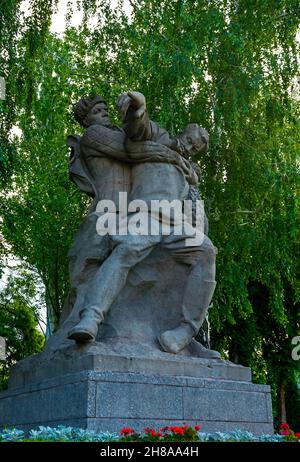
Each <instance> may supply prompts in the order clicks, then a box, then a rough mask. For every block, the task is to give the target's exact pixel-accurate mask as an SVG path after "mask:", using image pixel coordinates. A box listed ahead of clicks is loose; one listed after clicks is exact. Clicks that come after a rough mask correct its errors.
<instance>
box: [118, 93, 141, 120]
mask: <svg viewBox="0 0 300 462" xmlns="http://www.w3.org/2000/svg"><path fill="white" fill-rule="evenodd" d="M117 108H118V111H119V114H120V116H121V118H122V120H125V118H126V114H127V111H128V109H129V108H132V109H133V111H134V116H135V117H136V118H139V117H141V116H142V115H143V114H144V112H145V111H146V99H145V96H144V95H143V94H142V93H139V92H138V91H128V92H126V93H122V94H121V95H120V96H119V98H118V101H117Z"/></svg>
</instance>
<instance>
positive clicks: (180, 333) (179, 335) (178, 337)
mask: <svg viewBox="0 0 300 462" xmlns="http://www.w3.org/2000/svg"><path fill="white" fill-rule="evenodd" d="M194 335H195V332H194V329H193V328H192V327H191V326H190V325H189V324H187V323H181V324H180V325H179V326H178V327H176V328H175V329H171V330H167V331H165V332H164V333H163V334H161V335H160V336H159V337H158V341H159V343H160V345H161V347H162V349H163V350H164V351H167V352H168V353H174V354H177V353H179V352H180V351H181V350H183V348H185V347H186V346H187V345H188V344H189V343H190V342H191V340H192V338H193V337H194Z"/></svg>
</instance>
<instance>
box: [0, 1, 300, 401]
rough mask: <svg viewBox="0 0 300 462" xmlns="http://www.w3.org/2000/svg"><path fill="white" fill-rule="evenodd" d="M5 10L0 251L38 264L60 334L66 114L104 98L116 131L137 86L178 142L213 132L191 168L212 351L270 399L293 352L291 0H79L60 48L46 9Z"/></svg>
mask: <svg viewBox="0 0 300 462" xmlns="http://www.w3.org/2000/svg"><path fill="white" fill-rule="evenodd" d="M2 3H3V2H1V4H2ZM4 3H5V6H4V7H3V8H0V11H1V17H0V18H1V26H3V29H1V30H4V34H3V35H2V36H1V39H0V40H1V42H0V43H1V49H2V50H5V51H4V52H3V53H1V54H0V74H3V75H4V76H5V77H6V79H7V91H8V93H7V94H8V96H7V99H6V100H5V101H4V102H3V101H2V102H0V104H1V106H0V109H1V118H0V122H1V125H0V149H1V151H0V169H1V175H2V176H1V178H2V180H1V181H2V185H3V189H2V193H1V212H0V213H1V215H2V217H3V224H2V234H3V236H4V237H5V243H6V247H5V248H4V250H3V252H7V251H11V252H12V253H13V254H14V255H16V256H17V257H18V258H20V259H21V260H23V261H26V262H27V263H28V264H30V265H31V266H33V267H34V268H35V269H36V270H37V272H38V273H39V275H40V276H41V278H42V280H43V283H44V285H45V289H46V301H47V307H48V316H49V318H51V319H52V322H53V323H54V324H57V322H58V317H59V313H60V311H61V309H62V305H63V300H64V298H65V296H66V293H67V290H68V272H67V250H68V248H69V245H70V242H71V239H72V236H73V234H74V232H75V230H76V228H77V226H78V224H79V222H80V220H81V218H82V216H83V214H84V213H85V210H86V205H87V204H86V202H85V200H84V198H83V197H81V195H80V194H79V193H78V192H77V191H76V189H75V187H74V186H73V185H72V184H71V182H69V181H68V177H67V160H68V153H67V149H66V147H65V138H66V135H67V134H70V133H74V132H79V131H80V129H79V127H78V126H76V125H75V124H74V122H73V120H72V117H71V108H72V104H73V103H74V102H75V101H76V100H77V99H78V98H79V97H80V96H82V95H83V94H86V95H87V94H89V93H96V92H98V93H100V94H101V93H102V94H103V95H104V96H105V97H106V99H107V101H108V103H109V107H110V110H111V113H112V118H113V120H114V121H115V122H116V123H117V117H116V112H115V108H114V104H115V100H116V98H117V96H118V95H119V94H120V93H121V92H122V91H124V90H126V89H134V90H138V91H141V92H143V93H144V94H145V96H146V99H147V102H148V110H149V113H150V115H151V117H152V118H153V119H155V120H157V121H158V122H159V123H160V124H161V125H162V126H164V127H166V128H167V129H169V130H170V132H171V133H176V132H178V131H180V130H182V129H183V128H184V126H185V125H186V124H187V123H188V122H190V121H194V122H198V123H200V124H201V125H202V126H204V127H206V128H207V129H208V131H209V133H210V150H209V151H208V152H207V153H206V154H203V155H201V156H199V159H198V162H199V165H200V167H201V169H202V178H201V183H200V192H201V195H202V197H203V199H204V200H205V204H206V211H207V214H208V217H209V221H210V235H211V238H212V241H213V242H214V244H215V245H216V246H217V247H218V259H217V280H218V285H217V290H216V293H215V297H214V306H213V308H212V309H211V313H210V320H211V325H212V338H213V342H214V347H215V348H220V349H221V350H222V351H223V354H224V355H225V356H227V357H228V358H229V359H231V360H233V361H235V362H241V363H243V364H245V365H250V366H251V367H252V368H253V370H254V377H255V379H256V380H257V381H267V382H270V383H272V385H273V388H274V396H275V397H276V394H277V391H276V390H277V389H278V387H279V386H280V384H285V383H290V382H291V381H293V380H294V379H293V378H292V377H294V376H295V375H294V372H295V370H297V369H298V365H297V363H296V362H295V361H292V360H291V359H290V358H291V339H292V337H293V336H295V335H299V329H300V328H299V294H300V285H299V261H300V258H299V238H300V236H299V229H300V227H299V191H300V176H299V141H298V140H299V134H300V129H299V101H298V99H297V98H296V92H297V89H298V87H299V84H298V83H297V68H298V65H299V53H298V52H299V44H298V43H297V41H296V33H297V29H298V27H299V17H300V10H299V2H298V1H296V0H276V1H274V0H264V1H263V2H258V1H256V0H251V1H249V0H239V1H234V0H223V1H217V0H209V1H208V0H189V1H186V0H168V1H167V0H160V1H158V0H139V1H137V0H132V1H131V2H130V5H131V16H130V17H128V15H126V14H125V13H124V9H123V7H122V5H123V2H122V1H120V2H119V3H118V6H117V7H112V6H111V4H110V1H109V0H102V1H96V0H94V1H91V0H89V1H86V0H85V1H79V2H78V4H79V5H81V7H82V8H83V10H84V19H83V22H82V24H81V25H80V27H79V28H78V29H75V28H73V27H71V26H70V25H69V22H68V23H67V29H66V31H65V34H64V36H63V37H61V38H59V37H56V36H54V35H53V34H50V33H49V31H48V29H49V23H50V18H51V12H52V11H53V7H54V3H55V2H52V1H41V0H39V1H38V0H32V1H31V4H32V5H33V10H32V14H31V15H30V16H29V17H27V18H24V17H23V16H22V14H21V13H20V10H19V6H20V2H18V1H10V2H4ZM71 15H72V8H71V7H69V12H68V19H70V16H71ZM7 38H9V40H7ZM12 126H17V127H18V128H19V129H20V130H21V136H20V137H16V136H14V135H13V132H12V131H11V128H12ZM1 159H2V160H1Z"/></svg>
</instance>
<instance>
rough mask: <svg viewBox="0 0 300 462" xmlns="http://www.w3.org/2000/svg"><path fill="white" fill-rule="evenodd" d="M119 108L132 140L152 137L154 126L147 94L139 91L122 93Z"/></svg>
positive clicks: (143, 139)
mask: <svg viewBox="0 0 300 462" xmlns="http://www.w3.org/2000/svg"><path fill="white" fill-rule="evenodd" d="M117 108H118V111H119V114H120V117H121V119H122V121H123V129H124V131H125V133H126V135H127V137H128V138H130V139H131V140H132V141H146V140H151V139H152V127H151V121H150V119H149V116H148V113H147V110H146V99H145V96H144V95H143V94H142V93H140V92H138V91H128V92H126V93H122V94H121V95H120V96H119V98H118V101H117Z"/></svg>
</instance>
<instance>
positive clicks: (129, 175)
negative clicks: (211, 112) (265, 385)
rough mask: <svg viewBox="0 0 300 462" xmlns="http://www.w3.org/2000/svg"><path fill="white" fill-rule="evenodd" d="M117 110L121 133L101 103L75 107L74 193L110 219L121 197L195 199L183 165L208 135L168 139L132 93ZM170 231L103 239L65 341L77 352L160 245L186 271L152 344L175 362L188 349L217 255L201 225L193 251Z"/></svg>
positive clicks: (192, 130) (191, 131)
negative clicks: (107, 204) (175, 313)
mask: <svg viewBox="0 0 300 462" xmlns="http://www.w3.org/2000/svg"><path fill="white" fill-rule="evenodd" d="M117 105H118V109H119V112H120V115H121V118H122V120H123V127H122V128H119V127H116V126H113V125H112V124H111V122H110V119H109V116H108V112H107V106H106V103H105V101H104V100H103V98H102V97H100V96H96V97H94V98H87V99H81V100H80V101H79V102H78V103H77V104H76V105H75V107H74V116H75V119H76V120H77V121H78V122H79V123H80V124H81V125H82V126H83V127H84V128H85V132H84V134H83V136H82V137H81V138H79V137H78V138H77V139H74V138H73V139H72V138H70V140H69V145H70V146H71V147H72V148H73V149H72V152H73V157H72V159H71V164H70V165H71V166H70V174H71V178H72V179H73V180H74V181H75V182H76V183H77V185H78V186H79V188H80V189H81V190H82V191H84V192H85V193H87V194H89V195H91V196H92V197H94V204H95V205H96V204H97V202H98V201H99V200H103V199H107V200H112V201H113V202H114V203H115V204H116V210H117V213H118V200H119V193H120V192H126V193H127V194H128V197H129V200H130V201H132V200H142V201H144V202H145V203H146V204H149V205H150V202H151V200H153V199H156V200H167V201H173V200H179V201H184V200H185V199H187V198H193V199H194V200H195V198H198V192H197V182H198V178H197V175H196V172H195V168H194V167H193V165H192V163H191V162H190V161H189V160H187V159H188V158H190V157H191V156H193V155H194V154H196V153H198V152H201V151H203V150H206V149H207V147H208V134H207V132H206V131H205V130H204V129H203V128H201V127H200V126H199V125H197V124H189V125H188V126H187V127H186V129H185V131H184V132H183V133H181V134H180V135H179V136H177V137H175V138H172V137H171V136H170V135H169V133H168V132H167V131H166V130H164V129H162V128H161V127H159V125H158V124H156V123H155V122H153V121H151V120H150V119H149V117H148V114H147V110H146V101H145V97H144V96H143V95H142V94H141V93H139V92H128V93H124V94H122V95H121V96H120V97H119V99H118V103H117ZM95 205H94V208H95ZM132 215H134V213H133V214H131V215H130V218H132ZM151 220H153V217H152V218H151ZM163 220H164V217H163V216H161V215H160V216H159V217H158V218H157V221H158V222H161V221H163ZM158 224H159V223H158ZM175 227H176V223H174V221H173V222H172V224H171V227H170V233H169V235H164V234H163V233H161V232H159V233H157V234H155V235H152V234H147V235H141V234H139V235H130V234H126V235H124V234H120V233H116V234H115V235H110V236H109V239H110V240H111V248H112V251H111V253H110V254H109V255H108V256H107V258H106V259H105V260H104V262H103V263H102V264H101V265H100V266H99V268H98V269H97V271H96V272H95V274H94V275H93V277H92V278H91V280H90V281H89V282H88V290H87V291H86V294H85V299H84V303H83V306H82V307H81V308H80V320H79V322H78V323H77V324H76V325H75V326H74V327H73V328H72V329H71V331H70V332H69V334H68V337H69V338H70V339H73V340H75V341H76V342H77V343H78V344H80V343H85V342H88V341H93V340H95V338H96V336H97V332H98V328H99V325H100V323H102V322H103V321H104V319H105V317H106V315H107V313H108V311H109V309H110V307H111V305H112V304H113V303H114V301H115V300H116V298H117V296H118V294H119V293H120V291H121V290H122V288H123V287H124V286H125V284H126V281H127V277H128V274H129V271H130V270H131V269H132V268H133V267H134V266H135V265H137V264H138V263H139V262H141V261H142V260H144V259H145V258H146V257H147V256H148V255H149V254H150V252H151V251H152V249H153V248H154V247H155V246H157V245H161V246H163V247H164V248H165V249H167V250H168V251H169V252H170V254H171V255H172V256H173V257H174V258H175V259H178V260H179V261H180V262H182V263H185V264H187V265H189V266H190V272H189V275H188V278H187V281H186V285H185V291H184V295H183V303H182V316H181V322H180V324H179V325H178V326H177V327H175V328H174V329H170V330H167V331H165V332H163V333H162V334H161V335H160V336H159V337H158V341H159V344H160V346H161V348H162V349H163V350H164V351H166V352H169V353H174V354H177V353H179V352H180V351H182V350H183V349H184V348H185V347H186V346H187V345H189V344H190V342H191V341H192V340H193V338H194V337H195V336H196V335H197V333H198V331H199V329H200V327H201V325H202V323H203V321H204V319H205V316H206V314H207V310H208V308H209V305H210V303H211V299H212V296H213V292H214V289H215V285H216V282H215V257H216V249H215V247H214V246H213V244H212V242H211V241H210V239H209V238H208V236H207V222H205V226H204V233H202V239H201V242H200V244H198V245H193V246H187V245H186V242H187V241H186V238H187V237H188V236H187V234H186V233H184V232H182V233H181V234H180V235H178V233H177V234H176V233H174V228H175ZM189 236H190V234H189ZM201 352H202V353H203V356H205V357H208V358H219V357H220V356H219V354H218V353H217V352H214V351H212V350H207V349H205V348H204V347H202V346H201V345H200V356H201Z"/></svg>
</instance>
